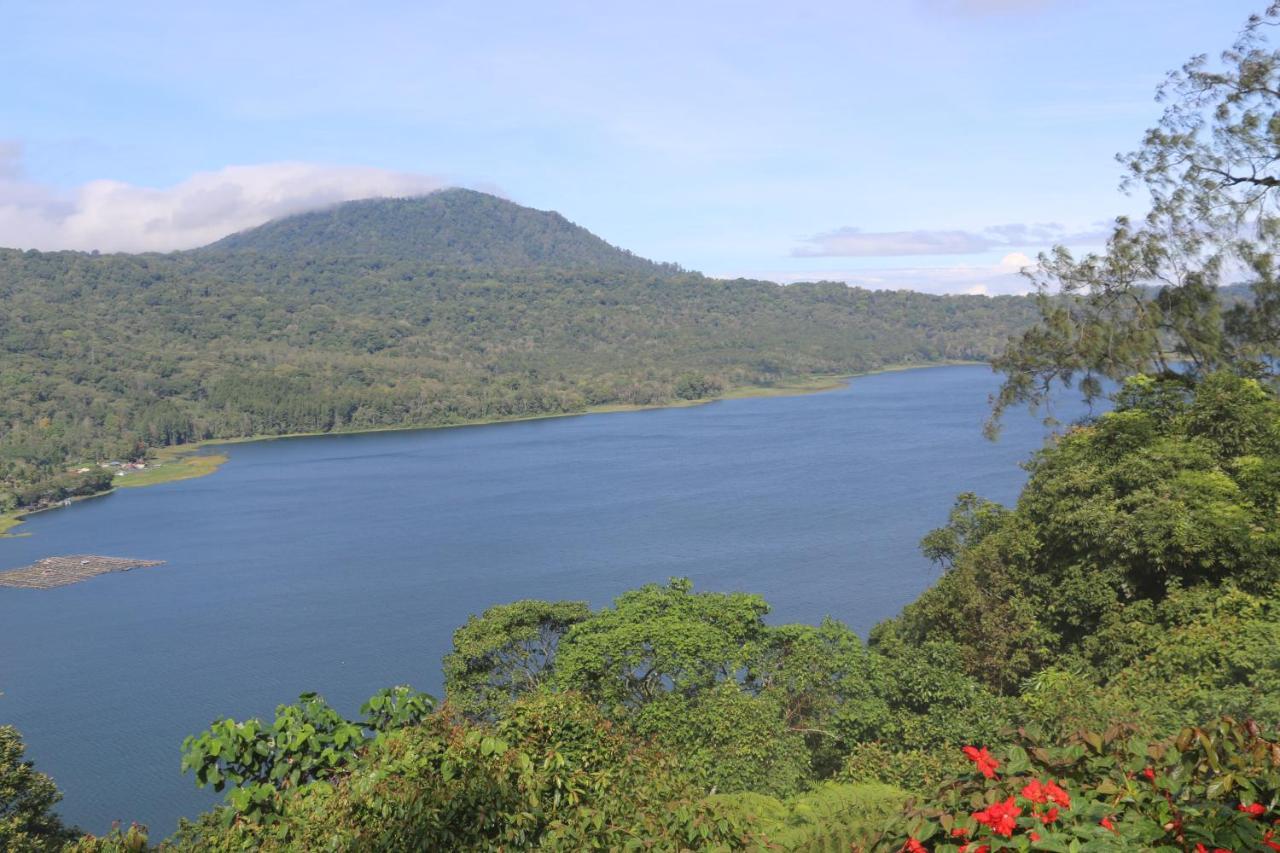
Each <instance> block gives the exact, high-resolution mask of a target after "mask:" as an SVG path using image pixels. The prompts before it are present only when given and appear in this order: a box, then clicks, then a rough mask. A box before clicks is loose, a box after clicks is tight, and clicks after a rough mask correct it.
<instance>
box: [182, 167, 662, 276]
mask: <svg viewBox="0 0 1280 853" xmlns="http://www.w3.org/2000/svg"><path fill="white" fill-rule="evenodd" d="M199 252H200V253H201V254H206V255H213V254H220V253H226V252H257V253H260V254H268V255H285V256H290V257H299V258H301V257H307V258H319V257H323V258H336V257H351V256H364V257H375V258H378V259H381V260H384V261H388V260H414V261H422V262H425V263H430V264H433V265H435V266H449V267H466V268H469V269H474V268H477V267H478V268H484V269H499V270H510V269H528V268H531V267H533V268H538V267H545V268H553V269H559V270H566V269H589V270H596V271H600V270H610V271H615V272H619V271H620V272H636V273H650V274H662V273H666V274H673V273H675V272H677V271H678V268H677V267H676V266H674V265H672V264H657V263H654V262H653V261H649V260H645V259H644V258H640V257H637V256H635V255H633V254H631V253H630V252H628V251H626V250H624V249H619V248H617V247H615V246H611V245H609V244H608V243H606V242H605V241H604V240H601V239H600V238H599V237H597V236H596V235H595V234H592V233H591V232H590V231H588V230H587V229H585V228H583V227H581V226H579V225H575V224H573V223H572V222H570V221H569V220H567V219H565V218H564V217H563V216H561V215H560V214H558V213H555V212H554V211H548V210H534V209H533V208H529V207H523V206H521V205H518V204H515V203H513V202H510V201H507V200H505V199H501V198H498V197H497V196H492V195H489V194H487V193H481V192H476V191H474V190H467V189H461V188H453V189H447V190H440V191H437V192H434V193H431V194H430V195H425V196H419V197H415V198H398V199H385V198H384V199H368V200H365V201H352V202H348V203H346V204H340V205H337V206H335V207H330V208H327V209H325V210H317V211H311V212H309V213H300V214H297V215H295V216H288V217H285V218H283V219H278V220H275V221H273V222H268V223H267V224H265V225H261V226H259V227H257V228H251V229H249V230H247V231H242V232H240V233H238V234H232V235H231V236H229V237H225V238H223V239H222V240H219V241H218V242H216V243H214V244H212V245H211V246H207V247H205V248H204V249H201V250H199Z"/></svg>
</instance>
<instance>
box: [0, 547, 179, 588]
mask: <svg viewBox="0 0 1280 853" xmlns="http://www.w3.org/2000/svg"><path fill="white" fill-rule="evenodd" d="M163 564H164V560H132V559H129V558H127V557H97V556H94V555H93V554H72V555H71V556H69V557H45V558H44V559H43V560H37V561H36V562H34V563H32V564H31V565H29V566H23V567H22V568H20V569H10V570H9V571H5V572H0V586H13V587H20V588H23V589H52V588H53V587H55V586H67V585H68V584H73V583H79V582H80V581H87V580H89V578H93V577H97V576H98V575H105V574H107V573H108V572H127V571H129V570H130V569H140V568H143V567H144V566H160V565H163Z"/></svg>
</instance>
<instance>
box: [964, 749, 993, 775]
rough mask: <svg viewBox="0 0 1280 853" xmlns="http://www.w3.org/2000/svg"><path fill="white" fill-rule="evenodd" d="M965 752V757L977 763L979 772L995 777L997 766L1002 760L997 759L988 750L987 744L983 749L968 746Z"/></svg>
mask: <svg viewBox="0 0 1280 853" xmlns="http://www.w3.org/2000/svg"><path fill="white" fill-rule="evenodd" d="M964 754H965V757H967V758H968V759H969V760H970V761H972V762H973V763H974V764H976V765H977V767H978V772H979V773H981V774H982V775H983V776H986V777H987V778H988V779H994V778H995V775H996V768H998V767H999V766H1000V762H999V761H996V759H995V757H994V756H992V754H991V753H990V752H988V751H987V748H986V747H985V746H984V747H983V748H982V749H978V748H977V747H974V746H966V747H965V748H964Z"/></svg>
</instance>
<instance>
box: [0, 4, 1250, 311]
mask: <svg viewBox="0 0 1280 853" xmlns="http://www.w3.org/2000/svg"><path fill="white" fill-rule="evenodd" d="M1262 5H1263V3H1262V2H1260V0H1255V2H1236V0H1200V2H1189V0H1159V2H1154V1H1153V2H1147V0H1132V1H1131V2H1130V1H1128V0H1112V1H1111V2H1089V0H1084V2H1080V0H1076V2H1055V0H900V2H892V3H885V2H841V3H834V2H832V3H806V2H788V3H777V2H768V3H754V2H734V3H720V2H688V1H687V0H686V2H683V3H663V2H650V3H644V4H625V5H624V4H612V3H600V2H594V3H568V2H552V0H540V2H537V3H487V4H486V3H475V2H472V3H465V4H464V3H456V4H454V3H426V2H413V3H380V2H364V3H317V2H313V3H298V4H292V3H285V2H276V3H261V2H257V3H237V2H226V0H223V2H218V3H190V4H182V3H173V2H164V3H132V2H127V0H121V2H118V3H110V4H105V3H96V2H95V3H85V4H73V3H59V2H46V3H14V4H8V5H7V7H0V20H3V22H4V27H3V32H4V33H5V38H4V50H3V51H0V79H3V80H5V81H6V85H5V87H4V96H3V97H2V98H0V245H13V246H21V247H24V248H25V247H32V246H35V247H39V248H80V249H87V248H101V249H107V250H115V249H123V250H140V249H172V248H182V247H185V246H190V245H197V244H199V243H202V242H206V241H207V240H209V239H213V238H215V237H217V236H221V234H223V233H227V232H230V231H233V230H237V229H239V228H242V227H247V226H248V225H252V224H256V222H259V221H263V220H264V219H266V218H269V217H271V216H275V215H280V214H282V213H288V212H292V211H294V210H299V209H304V208H305V207H308V206H315V205H318V204H324V203H328V202H332V201H335V200H340V199H344V198H354V197H361V196H365V195H386V194H408V193H415V192H423V191H427V190H430V189H431V188H433V187H436V186H442V185H450V184H461V185H466V186H472V187H476V188H479V189H487V190H490V191H495V192H498V193H500V194H502V195H504V196H506V197H508V198H511V199H512V200H514V201H517V202H520V203H522V204H528V205H531V206H534V207H539V208H549V209H554V210H558V211H560V212H561V213H564V214H565V215H566V216H568V217H569V218H570V219H572V220H574V221H576V222H578V223H580V224H582V225H585V226H586V227H588V228H590V229H591V230H593V231H595V232H596V233H598V234H600V235H601V236H603V237H605V238H606V239H608V240H610V241H611V242H613V243H616V244H618V245H621V246H624V247H626V248H629V249H631V250H633V251H635V252H637V253H639V254H641V255H645V256H648V257H652V258H655V259H658V260H668V261H677V262H679V263H681V264H683V265H685V266H687V267H690V268H693V269H699V270H702V271H704V272H706V273H708V274H712V275H724V276H736V275H746V276H756V277H764V278H770V279H773V280H777V281H794V280H800V279H810V278H835V279H841V280H846V281H850V282H853V283H860V284H864V285H868V286H875V287H911V288H915V289H921V290H931V291H951V292H964V291H982V290H985V291H986V292H1001V291H1005V290H1008V289H1011V288H1017V287H1019V286H1020V283H1019V282H1018V281H1017V279H1016V278H1014V277H1013V276H1011V275H1009V273H1010V272H1011V271H1013V270H1014V269H1016V267H1017V266H1018V265H1019V264H1020V263H1021V262H1022V260H1023V259H1024V256H1027V255H1034V253H1035V252H1036V251H1038V250H1040V249H1042V248H1047V246H1048V245H1049V244H1051V243H1052V242H1054V241H1056V240H1062V241H1066V242H1067V243H1069V244H1071V245H1075V246H1079V247H1087V246H1089V245H1091V244H1096V243H1097V242H1098V236H1097V235H1098V234H1099V233H1100V230H1101V229H1100V226H1099V223H1105V222H1107V221H1109V220H1110V219H1111V218H1112V217H1114V216H1115V215H1116V214H1118V213H1124V212H1137V211H1140V210H1141V209H1142V204H1141V200H1140V199H1131V198H1126V197H1124V196H1123V195H1121V194H1120V193H1119V192H1118V190H1117V182H1118V179H1119V176H1120V168H1119V166H1118V164H1116V162H1115V161H1114V159H1113V156H1114V155H1115V154H1116V153H1117V152H1119V151H1124V150H1128V149H1130V148H1132V147H1134V146H1135V145H1136V143H1137V142H1138V141H1139V139H1140V138H1141V133H1142V131H1143V130H1144V129H1145V128H1147V127H1149V126H1151V125H1152V124H1153V123H1154V122H1155V121H1156V120H1157V119H1158V117H1159V112H1160V108H1159V106H1158V105H1157V104H1155V103H1154V100H1153V94H1154V89H1155V86H1156V85H1157V84H1158V83H1159V82H1160V80H1161V79H1162V78H1163V76H1164V74H1165V72H1167V71H1168V70H1170V69H1171V68H1174V67H1176V66H1178V65H1179V64H1181V63H1182V62H1183V61H1185V60H1186V59H1187V58H1188V57H1189V56H1191V55H1192V54H1195V53H1199V52H1209V53H1211V54H1214V53H1217V52H1218V51H1220V50H1221V49H1223V48H1225V47H1227V46H1228V45H1229V44H1230V42H1231V41H1232V39H1233V38H1234V36H1235V35H1236V33H1237V32H1238V31H1239V29H1240V27H1241V25H1242V24H1243V23H1244V20H1245V19H1246V18H1247V16H1248V15H1249V14H1250V13H1251V12H1256V11H1261V8H1262Z"/></svg>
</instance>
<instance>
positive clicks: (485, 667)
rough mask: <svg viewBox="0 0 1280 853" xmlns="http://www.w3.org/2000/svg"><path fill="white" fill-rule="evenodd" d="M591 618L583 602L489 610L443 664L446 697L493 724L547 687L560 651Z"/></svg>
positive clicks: (467, 628)
mask: <svg viewBox="0 0 1280 853" xmlns="http://www.w3.org/2000/svg"><path fill="white" fill-rule="evenodd" d="M590 615H591V611H590V608H588V607H587V604H586V602H583V601H537V600H533V599H526V600H524V601H517V602H515V603H513V604H502V605H498V606H497V607H490V608H489V609H488V610H486V611H485V612H484V613H482V614H481V615H479V616H472V617H471V618H470V619H468V620H467V624H465V625H463V626H462V627H461V628H459V629H458V630H457V631H454V632H453V650H452V651H451V652H449V654H448V655H446V656H445V659H444V679H445V694H446V695H447V696H448V697H449V702H450V704H451V705H452V706H453V707H454V708H456V709H457V710H459V711H461V712H463V713H464V714H466V715H468V716H470V717H473V718H476V719H494V718H496V717H497V716H499V715H500V713H501V712H502V710H503V709H505V708H506V707H507V706H508V705H509V704H511V702H512V701H514V700H515V699H516V698H517V697H518V696H520V695H521V694H524V693H529V692H532V691H534V690H537V689H538V688H539V687H541V686H543V685H544V684H547V683H548V682H549V680H550V679H551V677H552V676H553V674H554V672H555V655H556V648H557V647H558V646H559V644H560V638H561V637H563V636H564V633H565V632H566V631H567V630H569V629H570V628H571V627H572V626H574V625H577V624H578V623H580V622H582V621H583V620H585V619H586V618H587V617H588V616H590Z"/></svg>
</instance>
